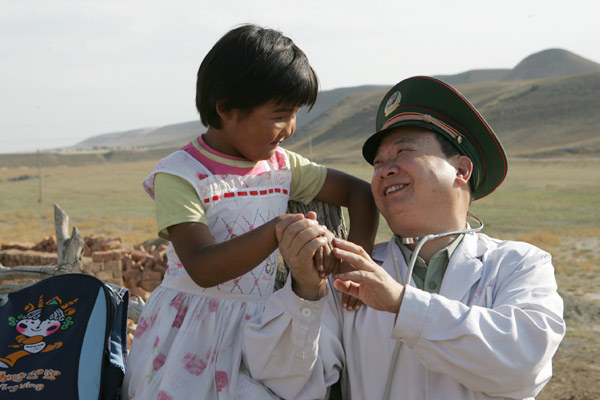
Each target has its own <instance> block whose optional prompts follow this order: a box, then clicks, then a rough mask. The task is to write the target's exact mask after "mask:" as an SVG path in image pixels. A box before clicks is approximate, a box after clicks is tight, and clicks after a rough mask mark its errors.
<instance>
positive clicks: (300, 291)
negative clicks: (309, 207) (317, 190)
mask: <svg viewBox="0 0 600 400" xmlns="http://www.w3.org/2000/svg"><path fill="white" fill-rule="evenodd" d="M326 231H327V229H326V228H324V227H322V226H321V225H319V223H318V222H317V221H316V214H315V213H314V212H309V213H308V214H307V215H306V217H304V216H302V215H300V214H295V215H292V216H290V217H287V218H285V219H283V220H282V221H280V222H279V223H278V224H277V225H276V226H275V234H276V235H277V241H278V242H279V251H280V253H281V256H282V257H283V259H284V260H285V262H286V264H287V265H288V267H290V273H291V275H292V289H293V290H294V292H295V293H296V294H297V295H298V296H299V297H302V298H303V299H306V300H318V299H320V298H322V297H324V296H326V295H327V280H326V279H324V278H323V277H322V276H321V273H320V272H319V270H318V269H317V265H316V263H315V253H316V252H317V250H319V248H321V247H323V246H324V245H325V244H327V238H326V237H325V232H326Z"/></svg>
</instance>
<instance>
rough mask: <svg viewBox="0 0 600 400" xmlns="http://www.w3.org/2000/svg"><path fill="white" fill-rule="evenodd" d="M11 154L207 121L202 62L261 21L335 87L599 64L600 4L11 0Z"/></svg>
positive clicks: (7, 94)
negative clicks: (538, 65)
mask: <svg viewBox="0 0 600 400" xmlns="http://www.w3.org/2000/svg"><path fill="white" fill-rule="evenodd" d="M0 10H1V11H0V72H1V73H0V153H10V152H20V151H36V150H45V149H51V148H57V147H66V146H71V145H74V144H76V143H78V142H80V141H82V140H85V139H87V138H89V137H92V136H96V135H99V134H103V133H111V132H120V131H126V130H131V129H137V128H143V127H152V126H162V125H168V124H175V123H180V122H187V121H192V120H196V119H197V118H198V114H197V112H196V109H195V107H194V92H195V77H196V72H197V69H198V66H199V65H200V62H201V61H202V59H203V58H204V56H205V55H206V53H207V52H208V51H209V50H210V48H211V47H212V46H213V44H214V43H215V42H216V41H217V40H218V39H219V38H220V37H221V36H222V35H223V34H224V33H226V32H227V31H228V30H230V29H232V28H233V27H236V26H238V25H239V24H242V23H246V22H251V23H256V24H259V25H262V26H265V27H269V28H274V29H278V30H281V31H282V32H283V33H284V34H286V35H287V36H289V37H291V38H292V39H293V40H294V42H296V44H297V45H298V46H299V47H301V48H302V49H303V50H304V51H305V53H306V54H307V55H308V58H309V60H310V62H311V64H312V66H313V67H314V69H315V70H316V72H317V75H318V76H319V81H320V84H321V87H322V89H323V90H327V89H334V88H339V87H348V86H358V85H367V84H383V85H390V86H391V85H392V84H394V83H396V82H398V81H400V80H402V79H404V78H407V77H409V76H412V75H439V74H444V75H446V74H455V73H460V72H464V71H467V70H471V69H481V68H513V67H514V66H515V65H517V64H518V63H519V62H520V61H521V60H522V59H523V58H525V57H527V56H529V55H531V54H533V53H536V52H539V51H542V50H546V49H549V48H562V49H565V50H569V51H571V52H573V53H575V54H577V55H579V56H581V57H584V58H587V59H589V60H592V61H595V62H598V63H600V45H599V41H600V24H598V20H599V19H600V2H599V1H597V0H571V1H568V2H567V1H564V0H563V1H558V0H544V1H542V0H532V1H529V0H500V1H498V0H495V1H487V0H464V1H462V0H416V1H402V0H388V1H379V0H361V1H357V0H345V1H344V0H304V1H297V2H289V1H281V0H265V1H252V0H195V1H193V0H169V1H164V0H162V1H158V0H131V1H128V0H95V1H90V0H51V1H48V0H0Z"/></svg>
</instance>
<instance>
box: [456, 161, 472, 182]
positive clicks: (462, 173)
mask: <svg viewBox="0 0 600 400" xmlns="http://www.w3.org/2000/svg"><path fill="white" fill-rule="evenodd" d="M472 174H473V161H471V159H470V158H469V157H467V156H458V159H457V160H456V181H457V182H458V183H459V184H461V185H468V184H469V179H470V178H471V175H472Z"/></svg>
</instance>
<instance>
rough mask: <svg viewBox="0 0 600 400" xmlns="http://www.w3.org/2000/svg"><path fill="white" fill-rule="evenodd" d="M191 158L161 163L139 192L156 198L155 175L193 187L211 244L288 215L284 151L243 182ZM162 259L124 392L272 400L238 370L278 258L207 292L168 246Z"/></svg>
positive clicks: (183, 155)
mask: <svg viewBox="0 0 600 400" xmlns="http://www.w3.org/2000/svg"><path fill="white" fill-rule="evenodd" d="M196 152H198V149H196V148H195V147H194V146H193V145H191V144H190V145H188V146H186V147H184V148H183V149H182V150H179V151H177V152H175V153H173V154H171V155H170V156H168V157H166V158H164V159H163V160H161V161H160V162H159V163H158V164H157V165H156V167H155V169H154V171H153V172H152V173H151V174H150V176H149V177H148V178H147V179H146V180H145V181H144V187H145V188H146V190H147V191H148V193H149V194H150V195H151V196H153V188H154V176H155V174H156V173H159V172H166V173H169V174H173V175H176V176H179V177H182V178H184V179H186V180H187V181H188V182H190V183H192V185H193V186H194V188H195V189H196V192H197V194H198V196H199V198H200V201H201V202H202V204H203V206H204V208H205V211H206V216H207V219H208V226H209V228H210V231H211V233H212V235H213V237H214V239H215V241H216V242H223V241H225V240H228V239H230V238H232V237H235V236H236V235H241V234H243V233H244V232H248V231H250V230H252V229H254V228H255V227H258V226H260V225H261V224H263V223H265V222H267V221H269V220H271V219H273V218H274V217H276V216H278V215H281V214H284V213H285V212H286V209H287V203H288V198H289V191H290V182H291V171H290V169H289V168H287V166H288V158H287V155H286V153H285V152H284V151H283V150H281V149H277V151H276V153H275V156H274V157H272V158H271V159H270V160H266V161H261V162H258V163H257V164H256V167H254V168H253V169H252V170H251V171H249V172H247V173H245V174H244V175H237V174H235V173H223V174H221V173H219V174H214V173H213V172H211V171H209V170H208V169H207V168H206V167H205V166H204V165H203V164H202V163H200V162H199V161H198V158H199V157H197V154H196ZM229 168H230V169H231V167H229ZM213 171H214V168H213ZM229 172H231V171H229ZM167 255H168V269H167V271H166V273H165V277H164V279H163V282H162V284H161V285H160V286H159V287H158V288H156V289H155V290H154V292H153V293H152V295H151V296H150V298H149V299H148V302H147V304H146V305H145V307H144V310H143V313H142V316H141V318H140V320H139V322H138V326H137V330H136V332H135V337H134V340H133V344H132V347H131V352H130V355H129V359H128V364H127V374H126V376H125V382H124V393H128V395H129V398H131V399H133V398H135V399H144V400H145V399H160V400H167V399H173V400H180V399H181V400H183V399H192V398H193V399H235V398H240V399H242V398H243V399H244V400H250V399H268V398H271V396H273V395H272V394H271V393H270V392H269V391H268V390H267V389H266V388H264V387H263V386H262V385H260V384H258V383H256V382H254V381H252V380H251V379H250V378H249V376H248V375H247V374H245V373H240V365H241V354H242V338H243V330H244V326H245V325H246V323H247V321H248V320H250V319H251V318H252V317H254V316H255V315H257V314H258V313H261V312H262V311H263V309H264V302H265V300H266V299H267V297H268V296H269V295H270V294H271V293H272V292H273V286H274V281H275V276H276V271H277V261H278V256H277V251H275V252H273V253H272V254H271V255H269V256H268V257H267V258H266V259H265V260H264V261H263V262H262V263H261V264H260V265H258V266H257V267H256V268H254V269H252V270H251V271H250V272H248V273H246V274H244V275H243V276H240V277H239V278H236V279H233V280H231V281H228V282H225V283H222V284H220V285H218V286H216V287H212V288H202V287H200V286H198V285H196V284H195V283H194V282H193V281H192V280H191V278H190V277H189V275H188V274H187V272H186V271H185V269H184V268H183V266H182V264H181V262H180V261H179V259H178V257H177V254H176V253H175V251H174V249H173V246H172V245H171V246H169V248H168V250H167ZM239 257H244V254H239ZM222 267H223V268H227V266H226V265H223V266H222ZM273 397H274V396H273Z"/></svg>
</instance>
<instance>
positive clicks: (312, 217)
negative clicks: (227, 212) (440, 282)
mask: <svg viewBox="0 0 600 400" xmlns="http://www.w3.org/2000/svg"><path fill="white" fill-rule="evenodd" d="M275 232H276V235H277V241H278V242H279V251H280V254H281V256H282V257H283V259H284V260H285V262H286V264H287V265H288V267H289V268H290V273H291V275H292V290H293V291H294V292H295V293H296V295H298V296H299V297H301V298H303V299H305V300H318V299H320V298H322V297H324V296H326V295H327V276H328V275H329V274H333V277H334V282H333V285H334V287H335V288H336V289H337V290H338V291H340V292H342V305H343V306H344V307H345V308H347V309H349V310H350V309H353V308H354V309H358V308H359V307H360V304H361V302H362V303H364V304H366V305H367V306H369V307H371V308H374V309H377V310H381V311H389V312H392V313H397V312H398V311H399V309H400V304H401V303H402V296H403V294H404V286H403V285H402V284H400V283H399V282H397V281H396V280H395V279H394V278H393V277H391V276H390V275H389V274H388V273H387V272H386V271H385V270H384V269H383V268H382V267H380V266H379V265H377V263H375V262H374V261H373V260H372V259H371V257H370V256H369V254H367V252H366V251H365V250H364V249H363V248H362V247H361V246H358V245H356V244H354V243H352V242H349V241H346V240H343V239H338V238H335V237H334V235H333V233H331V232H330V231H329V230H328V229H327V227H325V226H322V225H320V224H319V223H318V222H317V215H316V214H315V213H314V212H312V211H310V212H308V213H307V214H306V215H302V214H294V215H290V216H288V217H286V218H285V219H283V220H282V221H280V222H279V223H278V224H277V225H276V227H275Z"/></svg>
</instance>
